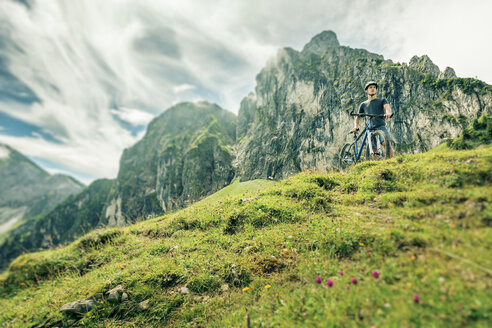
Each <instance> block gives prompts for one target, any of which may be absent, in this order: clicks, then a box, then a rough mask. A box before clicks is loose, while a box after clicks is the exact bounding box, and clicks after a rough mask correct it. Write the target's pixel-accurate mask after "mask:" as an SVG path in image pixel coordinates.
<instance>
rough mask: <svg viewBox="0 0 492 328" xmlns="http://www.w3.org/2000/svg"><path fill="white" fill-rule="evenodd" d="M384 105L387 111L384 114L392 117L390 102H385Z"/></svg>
mask: <svg viewBox="0 0 492 328" xmlns="http://www.w3.org/2000/svg"><path fill="white" fill-rule="evenodd" d="M383 107H384V111H385V112H386V113H385V114H384V118H386V119H389V118H390V116H391V107H390V105H389V104H384V106H383ZM357 118H358V117H357Z"/></svg>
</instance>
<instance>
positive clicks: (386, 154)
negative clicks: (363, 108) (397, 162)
mask: <svg viewBox="0 0 492 328" xmlns="http://www.w3.org/2000/svg"><path fill="white" fill-rule="evenodd" d="M371 141H372V142H371V147H372V150H373V153H374V154H373V158H372V159H373V160H376V161H381V160H384V159H388V158H391V140H389V139H388V136H387V135H386V133H384V132H383V131H381V130H376V131H374V132H372V133H371ZM374 145H375V147H374Z"/></svg>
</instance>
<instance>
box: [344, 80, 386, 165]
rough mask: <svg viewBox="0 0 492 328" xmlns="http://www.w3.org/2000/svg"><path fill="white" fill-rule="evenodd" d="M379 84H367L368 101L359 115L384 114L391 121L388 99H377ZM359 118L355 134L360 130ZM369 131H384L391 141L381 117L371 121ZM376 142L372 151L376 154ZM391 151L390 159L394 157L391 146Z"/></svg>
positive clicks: (361, 106) (362, 104) (370, 82)
mask: <svg viewBox="0 0 492 328" xmlns="http://www.w3.org/2000/svg"><path fill="white" fill-rule="evenodd" d="M377 88H378V84H377V83H376V82H374V81H369V82H367V83H366V85H365V87H364V90H365V92H366V93H367V100H366V101H364V102H362V103H361V104H360V105H359V112H358V113H359V114H362V113H366V114H380V115H383V114H384V118H385V119H389V118H390V117H391V107H390V105H389V103H388V101H387V100H386V98H377V97H376V92H377ZM359 118H360V117H359V116H356V117H355V123H354V128H353V130H352V131H353V132H354V133H356V132H357V130H358V129H359ZM369 129H370V130H376V129H377V130H381V131H383V132H384V133H385V134H386V136H387V137H388V140H389V141H391V137H390V134H389V132H388V130H387V129H386V124H385V122H384V119H383V118H381V117H373V118H372V119H371V120H370V121H369ZM375 143H376V142H375V140H372V149H373V151H374V152H375V151H376V149H375V148H376V144H375ZM382 146H383V147H384V142H383V143H382ZM389 149H390V157H393V156H394V152H393V148H392V147H391V144H390V146H389Z"/></svg>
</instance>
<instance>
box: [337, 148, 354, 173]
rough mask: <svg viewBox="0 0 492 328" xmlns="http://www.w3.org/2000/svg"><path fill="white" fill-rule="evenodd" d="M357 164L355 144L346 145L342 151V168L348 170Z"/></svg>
mask: <svg viewBox="0 0 492 328" xmlns="http://www.w3.org/2000/svg"><path fill="white" fill-rule="evenodd" d="M354 164H355V153H354V147H353V144H349V143H347V144H345V145H344V146H343V147H342V150H341V151H340V167H341V168H342V169H346V168H347V167H349V166H352V165H354Z"/></svg>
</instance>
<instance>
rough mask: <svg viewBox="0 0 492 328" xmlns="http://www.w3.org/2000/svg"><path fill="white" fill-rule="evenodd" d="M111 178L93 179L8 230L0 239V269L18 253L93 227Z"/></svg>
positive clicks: (53, 244)
mask: <svg viewBox="0 0 492 328" xmlns="http://www.w3.org/2000/svg"><path fill="white" fill-rule="evenodd" d="M113 182H114V180H107V179H100V180H96V181H94V182H93V183H91V184H90V185H89V186H88V187H86V188H85V189H84V190H83V191H82V192H80V193H78V194H76V195H71V196H69V197H68V198H67V199H66V200H65V201H64V202H62V203H61V204H59V205H58V206H57V207H56V208H54V209H53V210H52V211H50V212H49V213H47V214H45V215H42V216H38V217H34V218H31V219H28V220H26V221H25V222H23V223H21V224H19V225H18V226H17V227H15V228H13V229H11V230H10V231H8V233H7V234H5V235H4V236H3V238H2V239H1V240H0V269H2V268H4V267H6V266H7V265H8V263H9V262H10V261H11V260H13V259H14V258H16V257H17V256H18V255H20V254H22V253H25V252H31V251H34V250H37V249H46V248H52V247H55V246H56V245H59V244H62V243H64V242H67V241H72V240H74V239H75V238H76V237H77V236H81V235H83V234H85V233H87V232H89V231H90V230H92V229H94V228H95V227H97V226H98V224H99V223H100V215H101V213H102V209H103V208H104V206H105V204H106V199H107V197H108V194H109V190H110V188H111V186H112V184H113Z"/></svg>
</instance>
